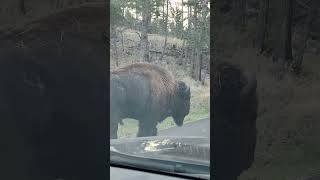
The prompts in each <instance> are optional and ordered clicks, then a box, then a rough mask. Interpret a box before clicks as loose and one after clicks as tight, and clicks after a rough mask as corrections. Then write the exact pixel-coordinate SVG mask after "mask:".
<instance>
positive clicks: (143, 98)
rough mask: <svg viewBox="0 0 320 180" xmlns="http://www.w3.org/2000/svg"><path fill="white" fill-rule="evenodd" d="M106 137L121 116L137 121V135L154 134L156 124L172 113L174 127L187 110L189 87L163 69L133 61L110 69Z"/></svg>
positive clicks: (188, 106) (113, 131)
mask: <svg viewBox="0 0 320 180" xmlns="http://www.w3.org/2000/svg"><path fill="white" fill-rule="evenodd" d="M110 103H111V104H110V106H111V107H110V138H111V139H114V138H117V130H118V124H119V123H122V119H124V118H133V119H136V120H138V121H139V132H138V134H137V136H139V137H141V136H155V135H157V127H156V126H157V124H158V123H159V122H161V121H163V120H164V119H165V118H166V117H169V116H172V117H173V119H174V121H175V123H176V124H177V125H178V126H182V125H183V120H184V117H185V116H186V115H187V114H188V113H189V109H190V88H189V87H188V86H187V85H186V84H185V83H184V82H182V81H177V80H175V79H174V78H173V76H172V75H171V74H170V73H169V72H168V71H166V70H165V69H163V68H160V67H158V66H156V65H151V64H148V63H136V64H132V65H129V66H126V67H123V68H120V69H118V70H115V71H112V72H111V82H110Z"/></svg>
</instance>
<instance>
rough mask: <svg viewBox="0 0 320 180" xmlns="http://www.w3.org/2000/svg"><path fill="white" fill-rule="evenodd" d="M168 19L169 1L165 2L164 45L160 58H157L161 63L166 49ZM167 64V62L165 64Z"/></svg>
mask: <svg viewBox="0 0 320 180" xmlns="http://www.w3.org/2000/svg"><path fill="white" fill-rule="evenodd" d="M168 17H169V0H167V13H166V21H165V37H164V45H163V49H162V53H161V56H160V58H159V60H160V61H162V59H163V56H164V53H165V51H166V48H167V38H168ZM167 63H168V62H167Z"/></svg>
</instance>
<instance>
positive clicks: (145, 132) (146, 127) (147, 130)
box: [137, 119, 158, 137]
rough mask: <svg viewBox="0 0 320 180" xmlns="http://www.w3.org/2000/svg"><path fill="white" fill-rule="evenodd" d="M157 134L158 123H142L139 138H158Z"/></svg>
mask: <svg viewBox="0 0 320 180" xmlns="http://www.w3.org/2000/svg"><path fill="white" fill-rule="evenodd" d="M149 120H150V119H149ZM157 132H158V129H157V122H153V121H152V122H150V121H149V122H148V120H147V121H140V122H139V131H138V134H137V137H147V136H156V135H157Z"/></svg>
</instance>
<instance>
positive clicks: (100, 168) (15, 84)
mask: <svg viewBox="0 0 320 180" xmlns="http://www.w3.org/2000/svg"><path fill="white" fill-rule="evenodd" d="M22 40H23V41H24V44H23V46H22V45H20V44H21V43H20V42H21V41H22ZM22 40H21V41H20V40H11V39H10V40H9V39H8V40H6V41H5V40H3V41H2V44H1V45H0V100H1V101H0V112H1V113H0V118H1V125H0V128H1V130H0V132H1V135H0V137H1V140H0V141H1V143H2V146H1V147H2V149H1V153H0V156H1V157H0V159H1V162H0V164H1V165H0V167H1V173H0V179H7V180H10V179H25V180H49V179H58V178H63V179H79V180H81V179H83V180H84V179H97V180H98V179H101V180H102V179H106V177H107V174H106V173H107V172H106V166H105V163H106V159H107V158H106V138H107V131H108V128H107V125H106V121H105V119H106V118H107V116H106V115H107V112H106V111H107V110H106V109H107V106H106V101H108V99H107V94H106V93H105V92H106V91H107V88H108V86H107V83H106V82H105V77H106V75H107V74H106V69H107V68H108V66H107V61H106V58H107V55H106V49H105V48H104V44H103V43H102V41H101V42H100V40H93V39H89V38H84V37H82V36H79V35H77V34H73V33H65V34H64V35H63V37H62V35H61V34H60V33H56V32H45V33H39V34H36V38H35V39H34V38H30V37H28V38H27V39H22Z"/></svg>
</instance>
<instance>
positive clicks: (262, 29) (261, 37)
mask: <svg viewBox="0 0 320 180" xmlns="http://www.w3.org/2000/svg"><path fill="white" fill-rule="evenodd" d="M260 5H261V6H260V7H261V8H260V14H259V18H258V19H259V23H258V32H257V41H256V47H257V48H258V50H259V53H261V54H262V53H263V52H264V51H265V50H266V42H265V41H266V38H267V27H268V19H269V0H263V1H262V2H261V1H260Z"/></svg>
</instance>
